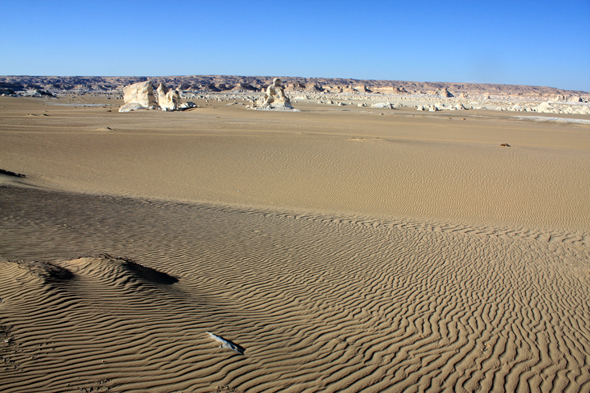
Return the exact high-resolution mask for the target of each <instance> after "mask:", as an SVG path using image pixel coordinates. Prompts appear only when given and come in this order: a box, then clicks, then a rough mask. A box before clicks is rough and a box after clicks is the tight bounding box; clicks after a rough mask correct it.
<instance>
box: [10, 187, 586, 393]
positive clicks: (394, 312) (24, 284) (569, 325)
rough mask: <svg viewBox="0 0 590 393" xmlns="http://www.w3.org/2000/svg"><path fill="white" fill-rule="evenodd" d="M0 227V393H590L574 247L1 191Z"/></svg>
mask: <svg viewBox="0 0 590 393" xmlns="http://www.w3.org/2000/svg"><path fill="white" fill-rule="evenodd" d="M0 207H1V208H0V222H1V223H2V226H1V227H0V230H1V231H2V232H1V233H0V259H2V260H3V262H1V263H0V297H1V298H2V303H0V325H1V327H2V331H1V332H0V334H1V335H2V340H3V342H1V343H0V356H1V362H2V363H0V367H2V373H1V374H0V385H1V386H2V387H3V388H2V390H3V391H7V392H30V391H47V392H66V391H116V392H146V391H153V392H179V391H216V390H218V391H248V392H257V391H287V392H300V391H402V390H408V391H441V390H445V389H449V390H451V389H452V390H463V389H464V390H467V391H475V390H480V391H501V390H505V391H587V390H588V389H589V388H590V368H589V365H588V361H587V359H588V357H589V356H590V342H589V338H590V331H589V328H588V326H589V322H590V312H589V310H588V304H590V303H589V302H590V298H589V297H590V295H589V292H588V290H587V288H588V284H589V281H590V274H589V273H590V257H589V249H588V237H587V235H585V234H577V235H572V234H570V235H568V234H564V233H549V232H546V233H533V232H522V231H521V232H518V231H510V230H498V229H497V228H491V227H490V228H487V227H481V228H475V227H464V226H458V225H445V224H437V223H427V222H422V221H420V222H412V221H403V220H400V221H376V220H367V219H361V218H351V217H348V218H345V217H336V216H319V215H305V214H296V213H294V214H288V213H280V214H279V213H273V212H270V211H259V210H255V209H238V208H230V207H223V206H215V205H206V204H200V205H197V204H181V203H173V202H169V203H164V202H153V201H150V200H144V199H137V200H134V199H125V198H115V197H96V196H86V195H78V194H69V193H60V192H47V191H41V190H36V189H24V188H15V187H6V186H4V187H1V188H0ZM79 254H85V255H91V256H83V257H80V256H79ZM39 255H43V256H44V257H45V258H46V262H33V260H34V259H38V258H39ZM123 256H124V258H122V257H123ZM16 260H18V262H17V261H16ZM207 331H209V332H212V333H214V334H216V335H219V336H222V337H223V338H226V339H228V340H231V341H233V342H234V343H236V344H238V345H240V346H242V347H243V348H245V353H244V355H240V354H238V353H236V352H234V351H231V350H229V349H225V348H219V343H217V342H216V341H214V340H212V339H211V337H210V336H209V335H208V334H207V333H206V332H207Z"/></svg>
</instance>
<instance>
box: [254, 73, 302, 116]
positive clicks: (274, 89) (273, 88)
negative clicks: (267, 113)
mask: <svg viewBox="0 0 590 393" xmlns="http://www.w3.org/2000/svg"><path fill="white" fill-rule="evenodd" d="M253 107H255V108H256V109H293V107H292V106H291V100H289V97H287V96H286V95H285V89H284V88H283V86H281V80H280V79H279V78H275V79H274V80H273V81H272V85H270V86H268V88H267V89H266V93H265V94H264V96H263V97H261V98H260V99H259V100H258V101H256V102H255V103H254V105H253Z"/></svg>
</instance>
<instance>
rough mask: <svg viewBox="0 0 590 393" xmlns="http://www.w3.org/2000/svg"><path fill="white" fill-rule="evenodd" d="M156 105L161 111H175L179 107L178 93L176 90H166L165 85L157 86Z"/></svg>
mask: <svg viewBox="0 0 590 393" xmlns="http://www.w3.org/2000/svg"><path fill="white" fill-rule="evenodd" d="M158 103H159V104H160V108H162V110H163V111H176V110H178V108H179V106H180V93H179V92H178V90H174V89H171V90H168V88H167V87H166V85H165V84H163V83H160V86H158Z"/></svg>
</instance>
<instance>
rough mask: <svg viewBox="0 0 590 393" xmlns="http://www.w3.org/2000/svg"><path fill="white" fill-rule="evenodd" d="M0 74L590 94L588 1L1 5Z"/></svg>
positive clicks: (5, 0) (0, 0)
mask: <svg viewBox="0 0 590 393" xmlns="http://www.w3.org/2000/svg"><path fill="white" fill-rule="evenodd" d="M0 15H2V22H1V23H0V75H61V76H72V75H81V76H91V75H92V76H94V75H96V76H128V75H130V76H169V75H211V74H215V75H254V76H260V75H264V76H299V77H335V78H355V79H389V80H406V81H421V82H424V81H429V82H482V83H506V84H523V85H539V86H551V87H557V88H563V89H572V90H585V91H590V0H562V1H557V0H554V1H542V0H539V1H526V0H523V1H473V0H472V1H453V0H445V1H442V0H438V1H429V0H417V1H416V0H415V1H403V0H399V1H394V0H380V1H371V0H364V1H346V0H340V1H323V0H315V1H297V0H295V1H256V0H249V1H248V0H244V1H238V0H234V1H229V0H228V1H223V0H208V1H176V0H160V1H147V0H145V1H125V0H117V1H109V0H100V1H99V0H96V1H95V0H84V1H57V0H56V1H50V0H44V1H29V0H18V1H11V0H0Z"/></svg>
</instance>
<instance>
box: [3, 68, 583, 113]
mask: <svg viewBox="0 0 590 393" xmlns="http://www.w3.org/2000/svg"><path fill="white" fill-rule="evenodd" d="M274 79H278V78H273V77H245V76H222V75H217V76H208V75H195V76H171V77H151V78H149V79H148V78H145V77H34V76H0V94H2V95H7V96H27V95H29V96H31V95H32V96H43V97H47V98H51V97H57V98H59V97H73V96H80V95H85V96H94V97H105V98H107V99H120V98H123V96H124V94H125V93H124V89H125V87H126V86H127V87H128V86H129V85H133V84H136V83H139V82H147V81H148V80H149V81H150V82H151V85H152V90H154V89H155V88H157V87H158V86H159V85H161V84H164V85H165V86H173V88H172V89H171V91H172V92H174V91H175V90H177V91H178V94H179V98H178V97H177V98H173V99H170V98H165V97H162V98H160V94H158V97H157V98H156V101H161V102H158V104H159V106H160V107H162V108H167V110H170V108H174V106H175V104H174V103H173V102H174V101H175V100H176V99H180V98H183V99H202V100H206V101H211V102H213V101H215V102H226V103H228V104H235V103H243V104H244V105H251V106H252V107H255V108H270V107H275V108H277V109H278V108H288V107H285V106H284V105H285V104H287V105H288V103H287V101H285V100H284V99H283V98H282V97H277V96H273V95H272V94H271V95H268V91H267V90H268V89H273V87H272V86H273V83H274ZM280 80H281V81H282V82H281V89H280V90H279V92H278V93H279V94H283V93H286V94H288V95H289V98H290V100H291V102H292V103H293V104H299V103H302V104H307V103H313V104H322V105H334V106H340V107H346V106H350V105H354V106H359V107H367V108H371V107H373V108H375V109H399V108H408V109H415V110H418V111H426V112H428V111H431V112H438V111H448V110H469V109H476V110H493V111H503V112H532V113H533V112H534V113H540V114H560V115H568V114H572V115H584V114H588V113H590V93H589V92H585V91H571V90H564V89H557V88H551V87H541V86H520V85H498V84H477V83H442V82H406V81H382V80H356V79H338V78H295V77H281V78H280ZM146 84H147V83H146ZM166 94H167V93H166ZM172 94H175V93H172ZM265 95H268V96H269V97H271V100H272V101H273V103H268V102H265V98H264V96H265ZM283 95H284V97H285V98H286V95H285V94H283ZM148 101H149V100H148ZM144 104H146V105H147V103H144ZM162 104H163V106H162ZM177 105H178V104H177ZM182 105H184V106H185V107H186V106H187V105H189V107H190V106H191V105H190V104H186V103H185V104H182ZM133 106H136V107H137V105H136V104H131V105H130V107H133ZM150 106H154V105H153V100H152V103H151V104H150V105H147V107H150ZM144 107H145V105H144ZM177 109H182V108H181V107H178V108H177Z"/></svg>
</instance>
